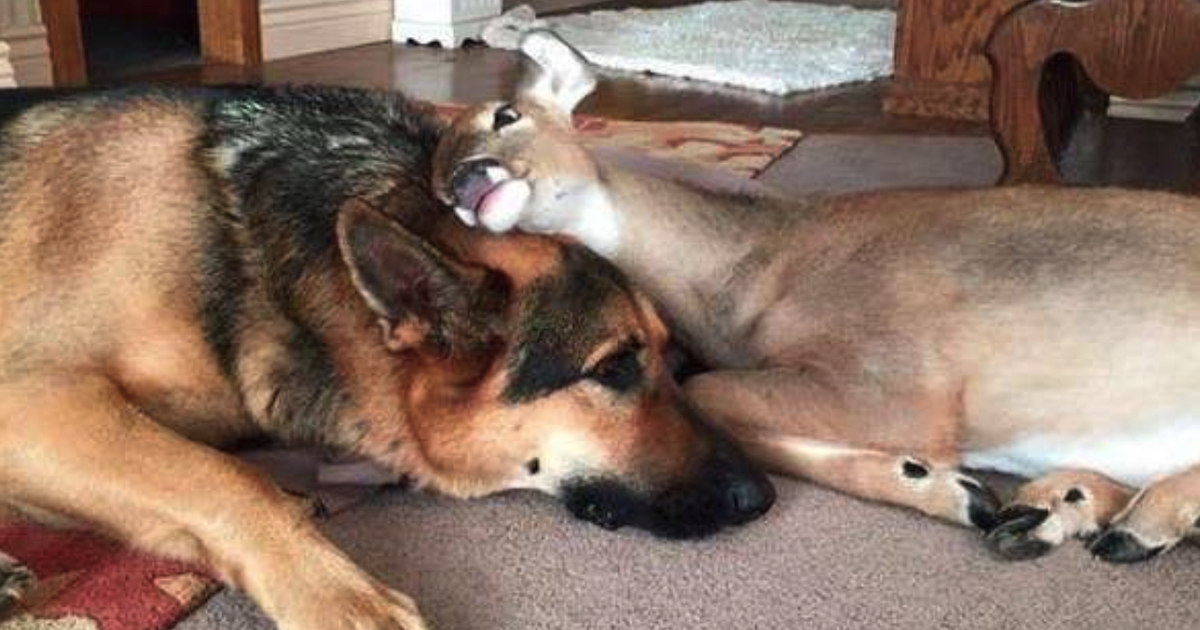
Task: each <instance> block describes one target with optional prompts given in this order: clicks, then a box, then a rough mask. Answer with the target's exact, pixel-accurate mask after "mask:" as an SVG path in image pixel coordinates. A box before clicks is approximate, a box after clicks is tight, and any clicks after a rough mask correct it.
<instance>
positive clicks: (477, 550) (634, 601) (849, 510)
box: [180, 136, 1200, 630]
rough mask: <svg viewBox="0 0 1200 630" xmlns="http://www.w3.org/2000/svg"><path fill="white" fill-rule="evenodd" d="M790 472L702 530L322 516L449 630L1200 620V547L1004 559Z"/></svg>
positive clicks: (917, 175)
mask: <svg viewBox="0 0 1200 630" xmlns="http://www.w3.org/2000/svg"><path fill="white" fill-rule="evenodd" d="M998 168H999V162H998V160H997V158H996V156H995V154H994V150H993V149H992V147H991V146H990V144H989V143H988V142H987V141H984V140H979V139H971V138H940V139H939V138H904V137H897V138H878V137H875V138H872V137H852V136H824V137H822V136H815V137H810V138H806V139H805V140H804V141H803V142H801V144H800V145H799V146H798V148H797V149H795V150H794V151H792V152H791V153H789V154H788V155H787V156H785V157H784V158H782V159H781V160H780V161H778V162H777V163H776V164H775V165H774V166H773V167H772V168H771V169H770V170H769V171H768V172H767V173H766V174H765V175H764V180H765V181H766V182H768V183H773V184H774V185H776V186H778V187H780V188H783V189H788V190H811V189H813V188H820V186H821V185H822V184H823V183H824V184H827V185H828V186H830V187H836V188H838V189H850V188H863V187H870V186H880V185H886V186H897V185H905V184H910V183H920V184H929V183H940V184H946V185H948V184H955V183H959V184H985V183H988V182H990V181H991V180H992V179H994V177H995V175H996V173H997V169H998ZM670 170H672V171H673V172H677V169H674V168H672V169H670ZM676 174H683V175H687V176H688V177H689V178H695V177H696V176H697V173H695V172H692V173H678V172H677V173H676ZM712 177H713V178H715V179H714V181H722V182H725V183H726V184H728V183H730V181H729V179H728V178H727V176H720V175H713V176H712ZM778 487H779V501H778V502H777V504H776V507H775V508H774V510H772V512H771V513H770V514H768V515H767V516H766V517H764V518H763V519H762V520H761V521H758V522H755V523H753V524H752V525H750V526H748V527H745V528H742V529H740V530H737V531H734V532H730V533H728V534H726V535H722V536H719V537H717V538H715V539H712V540H708V541H704V542H698V543H678V542H664V541H659V540H654V539H651V538H648V537H646V536H645V535H642V534H639V533H636V532H632V531H622V532H617V533H610V532H605V531H602V530H600V529H599V528H596V527H592V526H588V525H585V524H582V523H578V522H575V521H572V520H570V519H569V517H568V516H567V515H566V514H565V512H564V511H563V510H561V509H560V508H558V507H557V506H556V505H554V504H553V503H552V502H551V501H550V500H549V499H543V498H540V497H536V496H528V495H513V496H506V497H498V498H493V499H488V500H483V501H476V502H471V503H462V502H454V501H450V500H447V499H442V498H438V497H432V496H425V495H407V494H401V493H390V494H386V495H381V496H378V497H375V498H374V499H372V500H370V501H368V502H367V503H365V504H363V505H359V506H357V507H356V508H353V509H351V510H350V511H348V512H345V513H342V514H339V515H338V516H337V517H335V518H334V519H332V520H331V521H329V522H328V523H326V525H325V527H326V530H327V531H328V532H329V534H330V535H331V536H332V537H333V538H334V539H335V540H336V541H337V542H338V543H339V544H341V545H342V546H343V547H344V548H345V549H346V550H347V551H348V552H349V553H350V554H351V555H352V556H353V557H354V558H356V559H357V560H358V561H359V562H361V563H362V564H363V566H365V567H366V568H368V569H369V570H371V571H372V572H374V573H375V574H376V575H378V576H380V577H382V578H383V579H385V580H386V581H387V582H389V583H390V584H393V585H395V586H396V587H398V588H400V589H402V590H404V591H406V592H408V593H410V594H412V595H413V596H415V597H416V598H417V600H418V602H419V603H420V604H421V606H422V609H423V611H424V612H425V614H426V615H427V616H428V617H429V618H430V619H431V620H432V621H433V622H434V624H435V625H436V627H437V628H438V629H440V630H551V629H553V630H601V629H614V630H615V629H621V630H668V629H670V630H676V629H678V630H683V629H687V630H732V629H763V630H802V629H803V630H841V629H853V628H869V629H872V630H874V629H882V628H902V629H917V628H922V629H924V628H938V629H954V630H958V629H964V630H965V629H971V630H993V629H994V630H1010V629H1023V628H1031V629H1036V630H1059V629H1063V630H1066V629H1072V630H1074V629H1079V630H1084V629H1086V630H1185V629H1186V630H1190V629H1191V628H1195V627H1197V625H1198V624H1200V621H1198V620H1200V580H1198V579H1197V564H1198V562H1200V553H1198V552H1197V549H1196V548H1195V547H1192V546H1186V547H1185V548H1182V549H1179V550H1177V551H1175V552H1173V553H1171V554H1168V555H1167V556H1164V557H1162V558H1160V559H1158V560H1155V561H1154V562H1151V563H1149V564H1144V565H1140V566H1113V565H1108V564H1104V563H1102V562H1099V561H1096V560H1093V559H1092V558H1091V557H1090V556H1089V555H1088V554H1087V553H1086V552H1085V550H1084V549H1083V548H1082V547H1081V546H1080V545H1078V544H1070V545H1068V546H1066V547H1065V548H1063V549H1061V550H1060V551H1058V552H1056V553H1054V554H1053V555H1051V556H1049V557H1047V558H1043V559H1041V560H1038V561H1035V562H1031V563H1024V564H1004V563H1001V562H998V561H995V560H993V559H992V558H991V557H990V556H989V555H988V553H987V551H986V550H985V549H984V547H983V544H982V542H981V540H980V537H979V535H978V534H976V533H974V532H972V531H968V530H965V529H958V528H955V527H951V526H947V525H942V524H939V523H936V522H933V521H930V520H928V519H926V518H922V517H919V516H916V515H914V514H910V513H907V512H903V511H899V510H895V509H891V508H886V507H882V506H878V505H870V504H866V503H863V502H860V501H857V500H854V499H850V498H847V497H844V496H841V495H838V494H835V493H833V492H830V491H828V490H824V489H821V488H817V487H813V486H811V485H809V484H804V483H801V482H795V481H787V480H780V481H779V483H778ZM180 627H181V628H183V629H185V630H218V629H219V630H250V629H255V628H264V629H265V628H269V627H270V624H269V623H268V622H266V621H265V620H263V619H262V617H261V616H260V615H259V613H258V612H257V611H256V610H255V609H254V607H253V606H252V605H251V604H249V603H248V602H247V601H246V600H245V598H244V597H242V596H241V595H238V594H236V593H231V592H225V593H222V594H221V595H219V596H217V597H216V598H215V599H214V600H213V601H211V602H210V603H209V604H208V605H207V606H205V607H204V608H202V609H201V610H200V611H199V612H197V613H196V614H194V615H193V616H192V617H191V618H190V619H188V620H186V621H185V622H184V623H183V624H182V626H180Z"/></svg>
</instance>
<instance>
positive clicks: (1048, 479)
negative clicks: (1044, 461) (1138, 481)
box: [987, 469, 1133, 560]
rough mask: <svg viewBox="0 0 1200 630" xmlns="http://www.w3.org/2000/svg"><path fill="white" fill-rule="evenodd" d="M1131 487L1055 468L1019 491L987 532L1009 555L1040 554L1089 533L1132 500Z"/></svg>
mask: <svg viewBox="0 0 1200 630" xmlns="http://www.w3.org/2000/svg"><path fill="white" fill-rule="evenodd" d="M1131 496H1133V490H1132V489H1130V488H1128V487H1126V486H1123V485H1121V484H1119V483H1117V482H1116V481H1113V480H1112V479H1109V478H1108V477H1105V476H1104V475H1101V474H1099V473H1095V472H1091V471H1088V470H1073V469H1071V470H1066V469H1065V470H1057V471H1054V472H1052V473H1050V474H1048V475H1045V476H1043V477H1041V478H1038V479H1035V480H1033V481H1031V482H1029V483H1027V484H1025V485H1023V486H1021V487H1020V488H1019V489H1018V490H1017V494H1016V496H1015V497H1013V500H1012V501H1011V502H1010V503H1009V504H1008V505H1006V506H1005V507H1004V508H1003V509H1001V510H1000V513H999V514H997V515H996V526H995V527H994V528H993V529H992V531H990V532H988V535H987V542H988V546H989V547H990V548H991V549H992V551H994V552H996V554H997V555H999V556H1000V557H1002V558H1004V559H1006V560H1026V559H1030V558H1037V557H1039V556H1042V555H1044V554H1046V553H1047V552H1049V551H1050V550H1051V549H1054V548H1055V547H1057V546H1059V545H1061V544H1062V543H1063V542H1064V541H1066V540H1068V539H1070V538H1076V537H1078V538H1090V537H1092V536H1095V535H1096V534H1098V533H1099V532H1100V530H1101V529H1102V528H1103V527H1105V526H1107V525H1108V523H1109V522H1110V521H1111V520H1112V519H1113V517H1114V516H1116V514H1117V513H1118V512H1120V511H1121V509H1122V508H1124V507H1125V506H1126V505H1127V504H1128V503H1129V498H1130V497H1131Z"/></svg>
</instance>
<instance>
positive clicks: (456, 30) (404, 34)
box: [392, 18, 492, 48]
mask: <svg viewBox="0 0 1200 630" xmlns="http://www.w3.org/2000/svg"><path fill="white" fill-rule="evenodd" d="M491 20H492V18H483V19H481V20H468V21H465V22H454V23H452V24H427V23H424V22H413V21H411V20H396V21H395V22H392V41H396V42H400V43H404V42H407V41H408V40H410V39H411V40H413V41H415V42H417V43H418V44H432V43H434V42H437V43H439V44H441V45H443V46H446V47H448V48H456V47H458V46H461V45H462V43H463V42H464V41H465V40H468V39H479V34H480V33H482V32H483V27H484V26H486V25H487V23H488V22H490V21H491Z"/></svg>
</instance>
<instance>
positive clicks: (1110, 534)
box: [1089, 466, 1200, 562]
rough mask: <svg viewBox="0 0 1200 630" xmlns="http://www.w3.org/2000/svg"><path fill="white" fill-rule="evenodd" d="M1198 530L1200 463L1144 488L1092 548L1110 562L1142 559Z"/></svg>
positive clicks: (1151, 556)
mask: <svg viewBox="0 0 1200 630" xmlns="http://www.w3.org/2000/svg"><path fill="white" fill-rule="evenodd" d="M1198 532H1200V466H1195V467H1192V468H1189V469H1187V470H1185V471H1184V472H1181V473H1177V474H1174V475H1171V476H1169V477H1163V478H1162V479H1159V480H1158V481H1155V482H1154V483H1151V484H1150V485H1148V486H1146V487H1145V488H1143V489H1142V490H1141V491H1140V492H1138V493H1137V494H1136V495H1134V497H1133V499H1131V500H1130V501H1129V504H1128V505H1127V506H1125V508H1124V509H1123V510H1121V511H1120V512H1119V513H1118V514H1117V515H1116V517H1114V518H1113V521H1112V523H1111V524H1110V525H1109V526H1108V527H1107V528H1105V529H1104V531H1102V532H1101V533H1100V535H1099V536H1097V537H1096V538H1095V540H1093V541H1092V542H1091V544H1090V545H1089V548H1090V549H1091V551H1092V553H1093V554H1095V555H1096V556H1097V557H1099V558H1102V559H1104V560H1108V561H1110V562H1139V561H1142V560H1149V559H1150V558H1153V557H1154V556H1157V555H1158V554H1160V553H1162V552H1164V551H1167V550H1169V549H1171V548H1172V547H1174V546H1175V545H1176V544H1178V543H1179V541H1181V540H1183V539H1184V538H1186V537H1188V536H1192V535H1195V534H1197V533H1198Z"/></svg>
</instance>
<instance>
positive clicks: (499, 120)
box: [492, 104, 521, 131]
mask: <svg viewBox="0 0 1200 630" xmlns="http://www.w3.org/2000/svg"><path fill="white" fill-rule="evenodd" d="M518 120H521V112H518V111H517V110H516V109H513V106H512V105H509V104H504V105H501V106H500V107H499V108H497V109H496V113H495V114H492V131H500V130H501V129H503V128H505V127H507V126H509V125H511V124H513V123H515V122H517V121H518Z"/></svg>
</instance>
